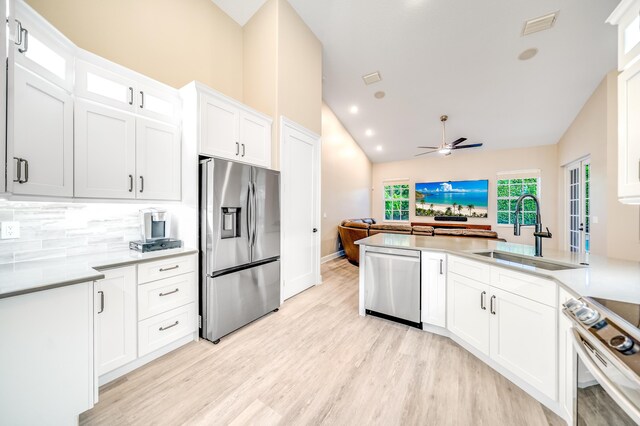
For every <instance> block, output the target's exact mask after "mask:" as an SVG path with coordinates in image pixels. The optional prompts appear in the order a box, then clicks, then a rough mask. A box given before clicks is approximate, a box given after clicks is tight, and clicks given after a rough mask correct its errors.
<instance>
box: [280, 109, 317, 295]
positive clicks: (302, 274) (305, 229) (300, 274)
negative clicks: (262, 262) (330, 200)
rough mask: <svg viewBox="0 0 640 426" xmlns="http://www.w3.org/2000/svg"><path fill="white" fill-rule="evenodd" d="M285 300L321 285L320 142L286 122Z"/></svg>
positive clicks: (283, 129) (283, 126) (283, 130)
mask: <svg viewBox="0 0 640 426" xmlns="http://www.w3.org/2000/svg"><path fill="white" fill-rule="evenodd" d="M280 129H281V145H282V151H281V152H282V158H281V160H282V161H281V166H282V167H281V169H282V170H281V172H282V176H281V178H282V238H283V242H282V253H281V257H282V285H283V289H282V292H281V294H282V297H283V299H288V298H289V297H291V296H294V295H296V294H298V293H300V292H301V291H303V290H306V289H307V288H309V287H311V286H313V285H315V284H317V283H319V281H320V232H319V227H320V226H319V223H320V220H319V219H320V215H319V209H320V202H319V194H320V138H319V136H317V135H314V134H313V133H311V132H309V131H308V130H306V129H304V128H303V127H300V126H298V125H297V124H295V123H293V122H290V121H288V120H286V119H284V118H283V119H282V124H281V127H280Z"/></svg>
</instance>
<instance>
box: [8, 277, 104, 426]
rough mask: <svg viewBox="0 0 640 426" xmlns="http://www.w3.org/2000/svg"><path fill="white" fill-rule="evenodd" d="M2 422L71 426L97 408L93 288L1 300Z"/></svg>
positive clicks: (88, 284)
mask: <svg viewBox="0 0 640 426" xmlns="http://www.w3.org/2000/svg"><path fill="white" fill-rule="evenodd" d="M0 336H2V344H1V345H2V347H1V349H0V423H1V424H3V425H72V424H78V415H79V414H80V413H82V412H84V411H86V410H88V409H89V408H91V407H92V406H93V402H94V401H93V385H94V380H93V378H94V374H93V283H92V282H86V283H79V284H73V285H69V286H66V287H60V288H54V289H51V290H43V291H38V292H35V293H29V294H23V295H20V296H14V297H8V298H5V299H0Z"/></svg>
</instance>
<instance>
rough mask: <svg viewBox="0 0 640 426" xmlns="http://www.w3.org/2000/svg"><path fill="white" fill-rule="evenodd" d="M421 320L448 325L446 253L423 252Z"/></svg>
mask: <svg viewBox="0 0 640 426" xmlns="http://www.w3.org/2000/svg"><path fill="white" fill-rule="evenodd" d="M421 259H422V264H421V274H420V278H421V281H422V292H421V293H422V301H421V302H422V303H421V317H422V318H421V321H422V322H423V323H426V324H431V325H437V326H439V327H445V326H446V325H447V310H446V307H447V276H446V271H447V266H446V261H447V256H446V255H445V254H444V253H431V252H422V257H421Z"/></svg>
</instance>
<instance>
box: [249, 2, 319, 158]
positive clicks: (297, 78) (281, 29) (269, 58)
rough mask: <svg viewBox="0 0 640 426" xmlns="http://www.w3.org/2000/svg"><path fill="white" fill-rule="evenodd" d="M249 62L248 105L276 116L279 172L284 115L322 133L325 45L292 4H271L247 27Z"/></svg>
mask: <svg viewBox="0 0 640 426" xmlns="http://www.w3.org/2000/svg"><path fill="white" fill-rule="evenodd" d="M244 60H245V68H244V75H243V85H244V93H245V98H244V102H245V103H246V104H247V105H249V106H251V107H253V108H255V109H257V110H259V111H262V112H264V113H265V114H269V115H271V116H272V117H273V119H274V125H273V133H272V135H273V140H274V141H276V142H274V144H273V145H272V148H273V149H272V152H271V165H272V167H273V168H275V169H279V166H280V150H279V147H280V144H279V134H280V117H281V116H285V117H287V118H289V119H290V120H293V121H294V122H296V123H298V124H300V125H302V126H304V127H305V128H307V129H309V130H311V131H312V132H314V133H317V134H320V132H321V131H322V129H321V117H322V44H321V43H320V41H319V40H318V39H317V38H316V36H315V35H314V34H313V32H312V31H311V30H310V29H309V27H307V25H306V24H305V23H304V21H303V20H302V19H301V18H300V16H298V14H297V13H296V12H295V10H294V9H293V8H292V7H291V5H289V3H288V2H287V1H286V0H268V1H267V2H266V3H265V4H264V5H263V6H262V8H261V9H260V10H259V11H258V12H257V13H256V14H255V15H254V16H253V17H252V18H251V19H250V20H249V22H247V23H246V24H245V26H244Z"/></svg>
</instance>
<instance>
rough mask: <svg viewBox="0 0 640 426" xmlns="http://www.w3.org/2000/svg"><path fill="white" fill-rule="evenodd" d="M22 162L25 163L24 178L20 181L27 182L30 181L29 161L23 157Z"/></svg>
mask: <svg viewBox="0 0 640 426" xmlns="http://www.w3.org/2000/svg"><path fill="white" fill-rule="evenodd" d="M22 162H23V163H24V180H23V181H22V182H20V183H27V182H29V161H28V160H27V159H25V158H23V159H22Z"/></svg>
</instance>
